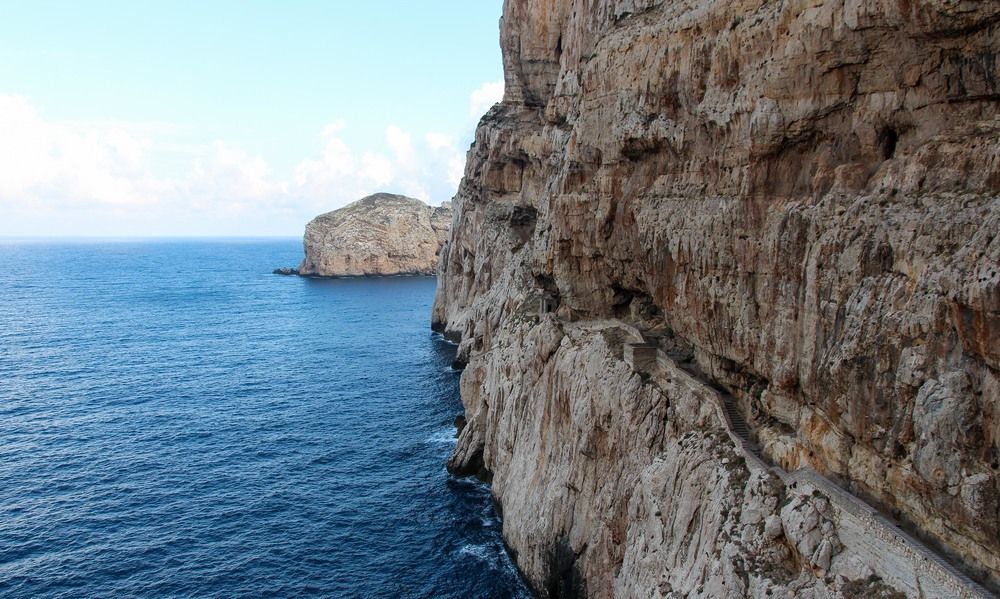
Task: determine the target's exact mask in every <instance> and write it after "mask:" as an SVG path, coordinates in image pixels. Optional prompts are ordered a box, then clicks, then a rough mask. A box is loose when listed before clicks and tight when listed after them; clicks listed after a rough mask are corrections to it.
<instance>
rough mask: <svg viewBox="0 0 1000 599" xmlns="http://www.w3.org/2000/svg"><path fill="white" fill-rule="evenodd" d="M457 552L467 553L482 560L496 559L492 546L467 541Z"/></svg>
mask: <svg viewBox="0 0 1000 599" xmlns="http://www.w3.org/2000/svg"><path fill="white" fill-rule="evenodd" d="M458 552H459V553H460V554H462V555H469V556H472V557H474V558H476V559H478V560H482V561H484V562H491V563H492V562H494V561H496V556H495V555H494V552H493V548H492V547H490V546H489V545H475V544H473V543H469V544H467V545H462V548H461V549H459V550H458Z"/></svg>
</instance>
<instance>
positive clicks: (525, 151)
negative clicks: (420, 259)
mask: <svg viewBox="0 0 1000 599" xmlns="http://www.w3.org/2000/svg"><path fill="white" fill-rule="evenodd" d="M500 43H501V46H502V49H503V58H504V72H505V79H506V92H505V94H506V95H505V97H504V100H503V102H502V103H500V104H498V105H497V106H495V107H494V108H492V109H491V110H490V112H489V113H488V114H487V115H486V116H485V118H484V119H483V120H482V121H481V122H480V124H479V128H478V130H477V132H476V138H475V143H474V145H473V147H472V149H471V151H470V152H469V160H468V164H467V166H466V171H465V177H464V180H463V181H462V184H461V186H460V188H459V190H458V194H457V195H456V197H455V200H454V201H455V210H456V217H455V226H454V227H453V228H452V231H451V233H450V238H449V241H448V243H447V244H446V245H445V249H444V250H442V259H441V270H440V272H439V278H438V295H437V300H436V303H435V306H434V313H433V323H434V326H435V328H437V329H438V330H441V331H442V332H444V333H445V334H448V335H450V336H452V337H453V338H460V339H461V343H460V346H459V361H464V362H466V363H467V367H466V368H465V370H464V372H463V374H462V381H461V391H462V401H463V404H464V406H465V419H466V424H465V426H464V427H463V428H462V431H461V434H460V438H459V441H458V444H457V448H456V450H455V453H454V455H453V456H452V459H451V463H450V468H451V470H452V471H453V472H455V473H457V474H465V473H476V474H480V475H484V476H485V478H488V479H489V480H491V481H492V482H491V484H492V491H493V495H494V498H495V500H496V503H497V505H498V506H499V507H500V508H501V509H502V511H503V535H504V540H505V541H506V543H507V544H508V546H509V547H510V548H511V553H512V555H513V556H514V558H515V559H516V561H517V565H518V567H519V568H520V570H521V571H522V572H523V573H524V575H525V577H526V579H527V580H528V582H529V583H530V584H531V586H532V587H533V588H534V589H535V591H536V592H537V593H538V595H539V596H540V597H546V598H549V599H554V598H560V599H566V598H568V597H600V598H604V597H621V598H631V597H644V598H645V597H656V598H661V599H666V598H670V599H679V598H681V597H684V598H693V597H704V598H708V597H713V598H715V597H753V598H764V597H769V598H772V599H773V598H778V597H781V598H788V599H790V598H792V597H812V598H822V597H846V598H856V597H907V598H908V599H924V598H928V597H987V596H992V593H993V592H995V591H997V590H998V589H1000V235H998V234H997V233H998V231H1000V61H998V60H997V49H998V48H1000V3H997V2H973V1H968V2H965V1H957V0H956V1H951V0H912V1H889V0H887V1H871V2H861V1H859V0H778V1H760V0H757V1H744V0H677V1H673V2H666V1H664V0H594V1H593V2H578V1H574V0H550V1H546V2H529V1H527V0H507V1H506V2H505V3H504V13H503V19H502V21H501V32H500ZM962 572H964V573H966V574H967V575H968V576H969V577H970V578H973V579H974V580H976V581H978V583H979V584H981V585H983V586H985V587H988V589H987V590H984V589H983V588H982V587H980V586H976V583H974V582H970V581H969V580H967V579H965V578H963V574H962Z"/></svg>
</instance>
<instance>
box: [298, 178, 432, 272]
mask: <svg viewBox="0 0 1000 599" xmlns="http://www.w3.org/2000/svg"><path fill="white" fill-rule="evenodd" d="M450 223H451V204H450V203H449V202H445V203H444V204H443V205H441V206H439V207H436V208H435V207H431V206H428V205H427V204H424V203H423V202H421V201H420V200H416V199H413V198H408V197H405V196H400V195H392V194H387V193H379V194H375V195H372V196H368V197H366V198H364V199H362V200H358V201H357V202H354V203H353V204H349V205H347V206H345V207H343V208H341V209H339V210H334V211H333V212H328V213H326V214H321V215H320V216H317V217H316V218H314V219H313V220H312V221H311V222H310V223H309V224H308V225H306V232H305V236H304V238H303V246H304V249H305V258H304V259H303V261H302V264H301V265H300V266H299V269H298V270H299V274H302V275H307V276H323V277H332V276H366V275H433V274H435V272H436V271H437V264H438V254H439V253H440V251H441V246H442V245H443V244H444V242H445V239H446V237H447V234H448V225H449V224H450Z"/></svg>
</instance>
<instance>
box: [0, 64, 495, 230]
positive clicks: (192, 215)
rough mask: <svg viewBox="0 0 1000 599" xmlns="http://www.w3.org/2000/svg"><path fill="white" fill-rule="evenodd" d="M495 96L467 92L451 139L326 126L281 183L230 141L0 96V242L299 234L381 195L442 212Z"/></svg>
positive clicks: (489, 87) (491, 87)
mask: <svg viewBox="0 0 1000 599" xmlns="http://www.w3.org/2000/svg"><path fill="white" fill-rule="evenodd" d="M502 96H503V83H502V82H493V83H486V84H483V85H482V86H480V87H479V88H478V89H476V90H475V91H474V92H472V93H471V95H470V98H469V107H470V108H469V111H470V118H469V120H468V121H467V122H465V123H464V124H460V125H459V127H460V129H459V130H457V131H455V132H453V133H458V135H452V134H450V133H446V132H441V131H432V132H416V131H412V130H407V129H406V128H404V127H401V126H399V125H397V124H389V125H387V126H386V127H385V129H384V130H383V138H382V139H381V143H379V144H376V145H375V147H374V148H373V149H370V150H360V149H358V148H356V147H352V144H351V143H349V142H348V141H347V140H348V139H350V136H349V135H347V132H348V123H347V122H345V121H344V120H337V121H334V122H332V123H330V124H329V125H327V126H326V127H324V128H323V130H322V132H321V133H320V135H318V136H317V138H318V141H319V144H318V147H317V150H316V151H315V152H313V153H312V155H308V154H307V155H305V157H304V158H303V159H302V160H299V161H298V162H297V163H293V164H294V166H292V167H289V168H288V169H287V171H286V172H284V173H281V172H275V171H274V170H273V169H272V167H271V165H270V164H269V162H268V161H267V159H266V158H265V156H262V155H258V154H256V153H253V152H248V151H247V150H245V149H244V148H241V147H239V146H238V145H236V144H233V143H232V142H230V141H226V140H216V141H213V142H210V143H204V142H197V141H192V140H190V139H187V138H179V137H178V132H179V131H180V129H179V128H178V127H176V126H173V125H169V124H163V123H130V122H110V121H102V122H93V121H92V122H66V121H56V120H52V119H48V118H46V117H45V115H44V114H42V113H41V112H40V111H39V110H38V109H37V108H36V106H35V105H33V104H32V103H31V101H30V100H28V99H26V98H24V97H22V96H17V95H5V94H0V235H11V234H13V235H18V234H23V233H30V234H40V233H49V232H52V231H49V230H48V229H44V227H47V226H48V225H47V223H48V222H51V221H52V219H54V218H56V217H59V218H62V219H63V225H64V226H63V228H62V229H59V230H58V231H55V232H60V233H69V234H122V235H125V234H129V235H131V234H211V233H213V232H214V233H217V234H218V233H223V234H233V233H241V234H243V233H268V232H269V233H272V234H273V233H278V232H280V233H285V234H295V233H297V232H298V231H300V230H301V226H302V224H303V223H305V222H306V221H308V219H309V218H311V217H312V216H314V215H315V214H316V213H317V212H321V211H326V210H333V209H336V208H338V207H340V206H343V205H345V204H347V203H349V202H352V201H354V200H356V199H358V198H360V197H363V196H365V195H368V194H371V193H375V192H378V191H388V192H396V193H404V194H407V195H411V196H414V197H418V198H420V199H423V200H425V201H428V202H432V203H438V202H441V201H445V200H448V199H451V196H452V195H454V193H455V190H456V189H457V188H458V185H459V183H460V181H461V178H462V175H463V171H464V169H465V158H466V150H467V148H468V144H469V142H470V141H471V136H472V131H473V129H474V126H475V120H477V119H478V118H479V117H480V116H481V114H482V113H483V112H484V111H485V110H486V109H488V108H489V107H490V106H491V105H492V104H493V103H494V102H496V101H498V100H500V99H501V98H502ZM165 169H166V171H168V172H165ZM68 210H69V211H68ZM73 215H76V216H73ZM47 219H48V220H47ZM87 219H89V220H87ZM251 221H252V223H251ZM18 223H22V224H23V223H27V224H23V226H24V227H26V228H27V229H32V230H25V231H20V230H18V227H19V226H22V225H19V224H18ZM39 223H43V224H41V225H39ZM244 223H249V224H246V226H245V227H244V226H243V224H244ZM278 226H280V227H282V228H281V229H276V228H275V227H278ZM40 227H41V228H43V230H35V229H39V228H40ZM128 227H131V228H128ZM171 227H172V228H171Z"/></svg>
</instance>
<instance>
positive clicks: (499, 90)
mask: <svg viewBox="0 0 1000 599" xmlns="http://www.w3.org/2000/svg"><path fill="white" fill-rule="evenodd" d="M503 90H504V83H503V81H491V82H489V83H484V84H482V85H480V86H479V88H478V89H476V90H475V91H474V92H472V95H471V96H470V97H469V116H470V117H472V118H474V119H476V120H478V119H479V118H481V117H482V116H483V115H484V114H486V111H487V110H489V109H490V108H492V107H493V105H494V104H496V103H497V102H499V101H500V100H503Z"/></svg>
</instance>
